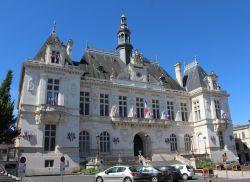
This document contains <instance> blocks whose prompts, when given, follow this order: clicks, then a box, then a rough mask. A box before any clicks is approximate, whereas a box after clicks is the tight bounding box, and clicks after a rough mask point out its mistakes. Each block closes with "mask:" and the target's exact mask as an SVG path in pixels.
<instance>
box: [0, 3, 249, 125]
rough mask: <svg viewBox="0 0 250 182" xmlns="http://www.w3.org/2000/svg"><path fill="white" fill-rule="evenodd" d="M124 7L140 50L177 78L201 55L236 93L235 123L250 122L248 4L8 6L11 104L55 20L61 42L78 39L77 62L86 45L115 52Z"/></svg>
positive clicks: (1, 6)
mask: <svg viewBox="0 0 250 182" xmlns="http://www.w3.org/2000/svg"><path fill="white" fill-rule="evenodd" d="M122 9H124V12H125V15H126V16H127V22H128V25H129V27H130V29H131V32H132V35H131V40H132V44H133V46H134V48H138V49H139V51H140V52H142V53H143V55H144V56H145V57H148V58H156V57H157V58H158V61H159V63H160V64H161V65H162V66H163V67H164V69H165V70H167V71H168V72H169V73H170V74H171V75H172V76H173V77H174V69H173V65H174V64H175V63H176V62H177V61H180V62H181V63H182V64H185V63H189V62H191V61H192V59H193V58H194V56H196V57H197V60H198V62H199V64H200V65H201V66H202V67H203V68H204V69H205V70H206V72H210V71H212V70H213V71H215V73H216V74H217V75H218V76H219V83H220V85H221V87H222V89H223V90H226V91H228V92H229V93H230V97H229V103H230V110H231V116H232V119H233V123H234V124H244V123H247V121H248V120H250V107H249V105H248V104H249V102H250V92H249V90H250V78H249V73H250V11H249V9H250V1H249V0H71V1H69V0H36V1H32V0H22V1H18V0H2V1H0V54H1V69H0V70H1V71H0V80H1V81H2V80H3V79H4V78H5V75H6V73H7V71H8V69H12V70H13V71H14V80H13V84H12V90H11V93H12V98H13V99H14V100H15V101H17V97H18V84H19V78H20V73H21V66H22V63H23V62H24V61H25V60H26V59H30V58H33V57H34V56H35V54H36V53H37V52H38V51H39V49H40V48H41V46H42V44H43V43H44V42H45V41H46V39H47V38H48V36H49V34H50V32H51V27H52V25H53V22H54V21H56V24H57V34H58V35H59V37H60V39H61V41H63V42H65V43H66V42H67V40H68V39H69V38H71V39H73V40H74V47H73V59H74V60H76V61H77V60H80V58H81V56H82V55H83V53H84V49H85V46H86V41H88V43H89V45H90V46H91V47H95V48H101V49H105V50H110V51H115V47H116V44H117V39H116V33H117V30H118V26H119V22H120V16H121V12H122Z"/></svg>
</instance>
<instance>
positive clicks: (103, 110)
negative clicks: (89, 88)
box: [100, 94, 109, 116]
mask: <svg viewBox="0 0 250 182" xmlns="http://www.w3.org/2000/svg"><path fill="white" fill-rule="evenodd" d="M108 115H109V95H108V94H100V116H108Z"/></svg>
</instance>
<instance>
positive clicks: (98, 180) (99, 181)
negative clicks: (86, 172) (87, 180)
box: [95, 176, 103, 182]
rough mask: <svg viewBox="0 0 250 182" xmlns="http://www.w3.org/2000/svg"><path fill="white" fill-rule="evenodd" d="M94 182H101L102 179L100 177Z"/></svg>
mask: <svg viewBox="0 0 250 182" xmlns="http://www.w3.org/2000/svg"><path fill="white" fill-rule="evenodd" d="M95 181H96V182H103V179H102V177H100V176H98V177H97V178H96V180H95Z"/></svg>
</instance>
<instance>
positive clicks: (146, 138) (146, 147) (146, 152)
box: [144, 134, 148, 159]
mask: <svg viewBox="0 0 250 182" xmlns="http://www.w3.org/2000/svg"><path fill="white" fill-rule="evenodd" d="M144 137H145V158H146V159H147V158H148V151H147V150H148V146H147V143H148V135H147V134H145V135H144Z"/></svg>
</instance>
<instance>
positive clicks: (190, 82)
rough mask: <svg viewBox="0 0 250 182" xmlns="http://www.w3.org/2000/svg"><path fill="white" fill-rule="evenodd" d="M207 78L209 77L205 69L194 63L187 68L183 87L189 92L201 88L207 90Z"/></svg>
mask: <svg viewBox="0 0 250 182" xmlns="http://www.w3.org/2000/svg"><path fill="white" fill-rule="evenodd" d="M207 76H208V75H207V73H206V72H205V71H204V70H203V68H202V67H201V66H200V65H199V64H198V63H197V62H196V61H194V62H192V63H190V64H188V65H186V67H185V70H184V76H183V87H185V88H186V90H187V91H192V90H195V89H197V88H199V87H203V88H207V87H208V85H207V84H208V83H207V81H206V79H205V78H206V77H207Z"/></svg>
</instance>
